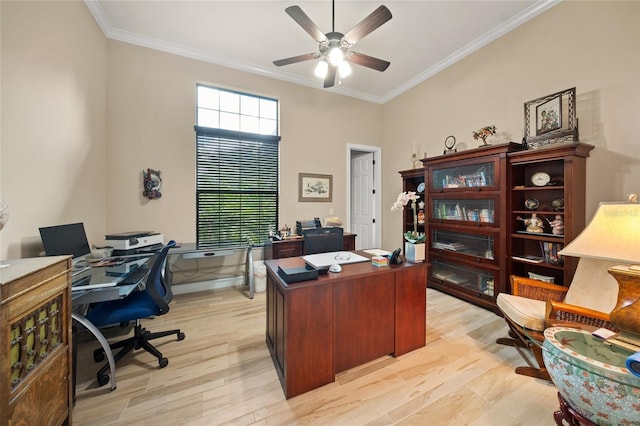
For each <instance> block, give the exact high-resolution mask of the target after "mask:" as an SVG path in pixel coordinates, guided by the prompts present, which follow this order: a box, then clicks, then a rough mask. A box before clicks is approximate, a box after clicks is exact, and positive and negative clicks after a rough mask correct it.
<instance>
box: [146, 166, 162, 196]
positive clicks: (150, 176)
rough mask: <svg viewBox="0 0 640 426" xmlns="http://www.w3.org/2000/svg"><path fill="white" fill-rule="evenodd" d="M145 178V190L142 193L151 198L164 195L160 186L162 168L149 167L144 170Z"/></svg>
mask: <svg viewBox="0 0 640 426" xmlns="http://www.w3.org/2000/svg"><path fill="white" fill-rule="evenodd" d="M142 176H143V179H144V182H143V186H144V191H142V195H143V196H145V197H147V198H148V199H150V200H154V199H156V198H160V197H162V193H161V192H160V188H161V187H162V179H161V178H160V170H153V169H147V171H146V172H145V171H144V170H143V171H142Z"/></svg>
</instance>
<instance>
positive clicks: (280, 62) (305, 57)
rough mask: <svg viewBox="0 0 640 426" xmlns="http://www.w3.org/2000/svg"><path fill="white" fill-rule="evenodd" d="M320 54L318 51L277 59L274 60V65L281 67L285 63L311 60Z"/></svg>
mask: <svg viewBox="0 0 640 426" xmlns="http://www.w3.org/2000/svg"><path fill="white" fill-rule="evenodd" d="M318 56H320V55H319V54H317V53H305V54H304V55H298V56H292V57H290V58H285V59H278V60H277V61H273V65H275V66H277V67H281V66H283V65H290V64H295V63H298V62H304V61H310V60H312V59H316V58H317V57H318Z"/></svg>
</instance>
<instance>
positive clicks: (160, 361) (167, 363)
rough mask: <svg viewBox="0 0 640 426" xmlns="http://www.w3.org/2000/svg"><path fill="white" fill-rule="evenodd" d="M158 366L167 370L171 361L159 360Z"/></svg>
mask: <svg viewBox="0 0 640 426" xmlns="http://www.w3.org/2000/svg"><path fill="white" fill-rule="evenodd" d="M158 364H160V368H165V367H166V366H167V365H169V360H168V359H166V358H160V360H158Z"/></svg>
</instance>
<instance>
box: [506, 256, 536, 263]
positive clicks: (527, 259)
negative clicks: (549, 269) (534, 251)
mask: <svg viewBox="0 0 640 426" xmlns="http://www.w3.org/2000/svg"><path fill="white" fill-rule="evenodd" d="M511 258H512V259H515V260H520V261H522V262H528V263H542V262H544V257H540V256H533V255H528V254H526V255H522V256H515V255H513V256H511Z"/></svg>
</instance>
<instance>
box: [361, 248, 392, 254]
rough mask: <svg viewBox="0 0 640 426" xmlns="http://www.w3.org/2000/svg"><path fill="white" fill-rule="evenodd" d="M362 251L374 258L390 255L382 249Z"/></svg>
mask: <svg viewBox="0 0 640 426" xmlns="http://www.w3.org/2000/svg"><path fill="white" fill-rule="evenodd" d="M362 251H363V252H365V253H369V254H371V255H373V256H387V255H388V254H389V253H390V252H388V251H386V250H382V249H369V250H362Z"/></svg>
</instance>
